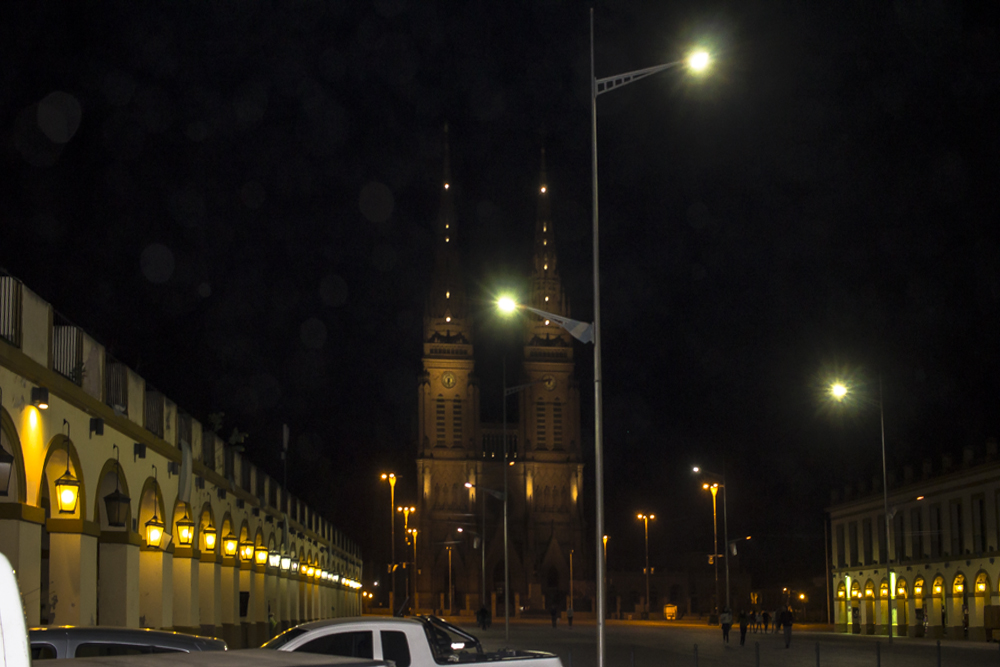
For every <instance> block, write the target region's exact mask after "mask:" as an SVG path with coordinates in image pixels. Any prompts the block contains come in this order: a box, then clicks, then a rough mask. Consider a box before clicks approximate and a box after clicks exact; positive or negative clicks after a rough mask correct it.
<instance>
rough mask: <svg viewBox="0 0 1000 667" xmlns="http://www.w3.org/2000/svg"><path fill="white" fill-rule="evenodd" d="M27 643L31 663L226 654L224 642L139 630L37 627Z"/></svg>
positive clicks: (29, 634) (177, 633)
mask: <svg viewBox="0 0 1000 667" xmlns="http://www.w3.org/2000/svg"><path fill="white" fill-rule="evenodd" d="M28 640H29V642H30V643H31V659H32V661H34V660H50V659H62V658H93V657H98V656H112V655H143V654H148V653H191V652H193V651H225V650H226V642H224V641H223V640H221V639H215V638H214V637H200V636H198V635H188V634H184V633H182V632H167V631H164V630H144V629H140V628H113V627H87V626H54V627H40V628H31V629H30V630H29V631H28Z"/></svg>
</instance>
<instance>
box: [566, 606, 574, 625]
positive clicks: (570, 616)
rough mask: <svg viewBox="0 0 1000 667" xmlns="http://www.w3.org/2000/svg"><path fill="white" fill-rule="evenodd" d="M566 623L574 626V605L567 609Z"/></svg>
mask: <svg viewBox="0 0 1000 667" xmlns="http://www.w3.org/2000/svg"><path fill="white" fill-rule="evenodd" d="M566 623H567V624H568V625H569V627H571V628H572V627H573V607H570V608H569V609H567V610H566Z"/></svg>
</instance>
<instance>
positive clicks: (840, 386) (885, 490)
mask: <svg viewBox="0 0 1000 667" xmlns="http://www.w3.org/2000/svg"><path fill="white" fill-rule="evenodd" d="M850 394H851V389H850V387H849V386H848V385H847V384H845V383H844V382H841V381H839V380H837V381H835V382H833V383H832V384H831V385H830V396H831V397H833V399H834V400H835V401H838V402H841V403H843V402H844V400H845V399H847V398H848V396H850ZM878 418H879V427H880V430H881V434H882V503H883V505H884V511H885V566H886V570H887V572H888V574H889V618H888V626H889V643H890V644H891V643H892V626H893V623H894V621H895V620H896V619H895V615H896V611H895V609H894V608H893V601H894V600H895V596H894V595H893V594H892V590H893V588H894V587H895V583H896V582H895V580H894V578H893V572H892V558H891V557H890V556H889V554H890V553H891V546H892V531H891V530H890V528H891V527H890V524H889V522H890V520H891V516H890V514H889V482H888V473H887V472H886V466H885V411H884V410H883V408H882V376H881V375H880V376H879V379H878ZM897 548H898V547H897Z"/></svg>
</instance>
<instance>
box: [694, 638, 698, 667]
mask: <svg viewBox="0 0 1000 667" xmlns="http://www.w3.org/2000/svg"><path fill="white" fill-rule="evenodd" d="M694 667H698V645H697V644H695V645H694Z"/></svg>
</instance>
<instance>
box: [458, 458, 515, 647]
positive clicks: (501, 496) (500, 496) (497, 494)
mask: <svg viewBox="0 0 1000 667" xmlns="http://www.w3.org/2000/svg"><path fill="white" fill-rule="evenodd" d="M503 470H504V482H505V484H504V490H503V491H497V490H496V489H488V488H486V487H485V486H481V485H479V484H473V483H472V482H466V483H465V488H467V489H479V490H481V491H484V492H485V493H488V494H490V495H491V496H493V497H494V498H496V499H497V500H500V501H502V502H503V562H504V572H503V579H504V581H503V585H504V592H503V599H504V605H503V612H504V618H503V621H504V636H505V638H506V641H507V642H509V641H510V607H509V606H508V604H507V598H508V597H509V596H510V590H509V586H510V582H509V574H508V572H509V571H508V569H507V568H508V565H507V559H508V555H509V554H508V552H507V486H506V481H507V465H506V464H504V467H503ZM480 547H481V549H482V552H483V554H482V556H483V604H484V605H485V604H486V498H485V497H484V498H483V536H482V540H481V544H480ZM490 613H491V614H492V613H493V611H492V610H491V611H490Z"/></svg>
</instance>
